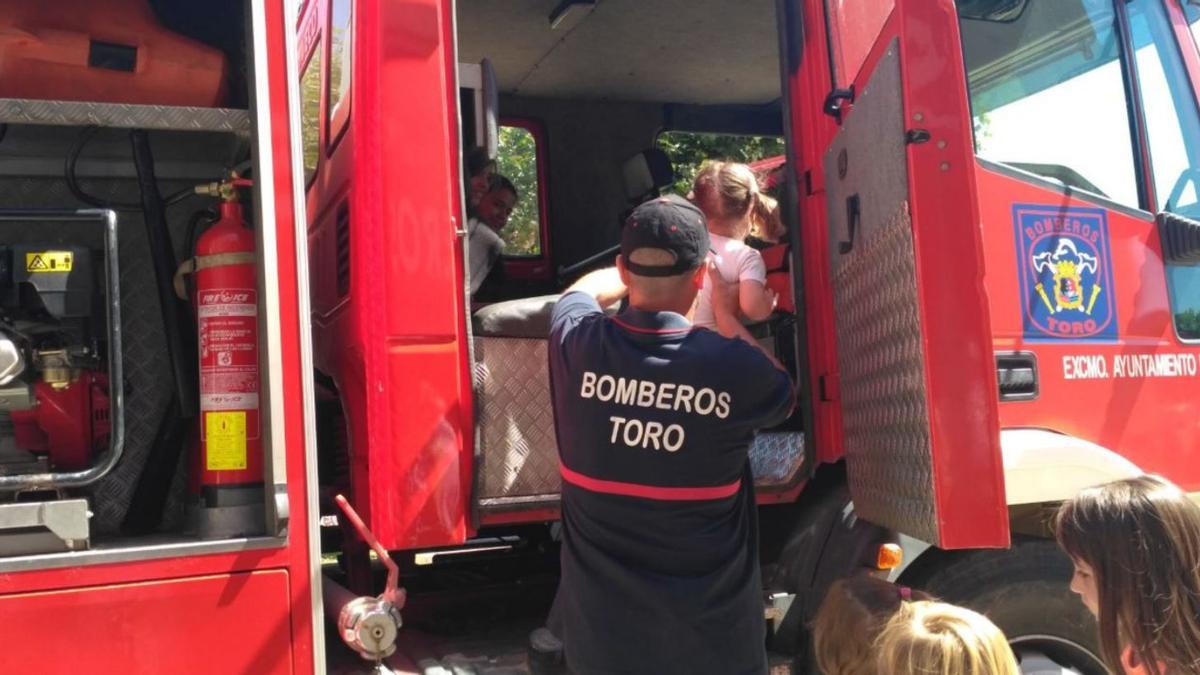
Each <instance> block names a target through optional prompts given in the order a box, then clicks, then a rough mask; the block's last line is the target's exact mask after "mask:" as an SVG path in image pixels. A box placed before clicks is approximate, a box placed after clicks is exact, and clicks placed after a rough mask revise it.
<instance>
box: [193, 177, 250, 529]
mask: <svg viewBox="0 0 1200 675" xmlns="http://www.w3.org/2000/svg"><path fill="white" fill-rule="evenodd" d="M249 184H250V181H247V180H245V179H241V178H237V177H236V176H235V177H234V178H232V179H230V180H227V181H224V182H222V183H217V184H214V185H209V186H201V187H200V188H197V192H201V193H207V194H214V193H215V194H217V195H219V196H220V197H221V205H220V218H219V219H218V220H217V221H216V222H215V223H214V224H213V225H212V226H211V227H209V228H208V230H206V231H205V232H204V234H203V235H201V236H200V238H199V239H198V240H197V242H196V252H195V258H194V259H193V260H192V261H190V262H191V265H192V266H194V269H195V292H194V294H193V302H194V304H195V309H196V324H197V329H198V333H199V345H198V346H199V352H200V420H199V421H200V434H199V436H200V444H199V453H198V454H199V456H198V461H199V468H198V472H197V475H198V483H199V485H198V487H199V492H200V494H199V497H200V500H199V501H200V506H201V507H202V509H201V511H202V512H203V511H208V512H210V514H213V513H215V512H213V510H214V509H219V510H220V511H221V515H220V517H218V518H215V519H213V518H208V521H210V522H215V523H217V525H215V526H214V527H215V528H216V529H215V530H214V529H213V527H206V526H205V525H203V524H202V525H201V529H202V530H205V531H206V532H208V533H211V534H214V535H224V536H234V535H238V534H248V533H250V532H251V531H253V530H255V529H261V524H262V518H261V514H262V506H263V498H264V497H263V493H262V484H263V457H262V435H261V428H260V415H259V410H260V401H259V359H258V283H257V274H256V271H255V256H254V234H253V232H251V230H250V229H249V228H248V227H247V226H246V222H245V220H244V218H243V216H242V205H241V203H239V202H238V200H237V191H236V188H238V187H241V186H244V185H249ZM185 271H186V270H185ZM204 533H205V532H202V534H204Z"/></svg>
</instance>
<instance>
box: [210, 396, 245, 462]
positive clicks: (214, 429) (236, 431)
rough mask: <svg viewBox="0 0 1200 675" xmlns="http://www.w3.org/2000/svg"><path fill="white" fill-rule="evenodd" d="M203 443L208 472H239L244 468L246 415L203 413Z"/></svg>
mask: <svg viewBox="0 0 1200 675" xmlns="http://www.w3.org/2000/svg"><path fill="white" fill-rule="evenodd" d="M204 432H205V441H206V442H207V443H208V452H207V453H206V455H205V467H204V468H206V469H207V470H209V471H240V470H242V469H245V468H246V413H245V412H244V411H241V410H238V411H236V412H208V413H204Z"/></svg>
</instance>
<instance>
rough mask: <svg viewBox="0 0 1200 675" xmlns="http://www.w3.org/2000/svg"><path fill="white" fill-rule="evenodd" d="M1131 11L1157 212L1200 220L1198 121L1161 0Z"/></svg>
mask: <svg viewBox="0 0 1200 675" xmlns="http://www.w3.org/2000/svg"><path fill="white" fill-rule="evenodd" d="M1127 7H1128V8H1129V9H1128V12H1129V29H1130V34H1131V36H1132V38H1133V47H1134V60H1133V61H1134V64H1135V66H1136V68H1137V74H1138V85H1139V88H1140V89H1141V95H1142V108H1143V110H1144V111H1145V113H1144V114H1145V116H1146V135H1147V136H1148V137H1149V141H1150V164H1151V168H1152V173H1153V176H1154V192H1155V196H1156V197H1157V200H1156V201H1157V204H1158V208H1159V210H1168V211H1173V212H1176V213H1179V214H1180V215H1184V216H1188V217H1190V218H1200V195H1197V193H1196V190H1197V187H1198V186H1197V183H1196V181H1200V174H1197V173H1196V167H1200V117H1198V116H1197V113H1196V97H1195V95H1194V94H1193V93H1192V86H1191V82H1190V80H1189V78H1188V74H1187V71H1186V70H1185V68H1184V65H1183V59H1182V58H1181V56H1180V54H1179V46H1178V44H1177V43H1176V41H1175V33H1174V31H1173V30H1172V28H1171V22H1170V20H1169V19H1168V17H1167V15H1166V11H1165V10H1164V8H1163V6H1162V3H1161V2H1159V1H1158V0H1134V1H1133V2H1130V3H1129V4H1128V5H1127Z"/></svg>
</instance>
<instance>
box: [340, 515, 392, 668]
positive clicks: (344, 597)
mask: <svg viewBox="0 0 1200 675" xmlns="http://www.w3.org/2000/svg"><path fill="white" fill-rule="evenodd" d="M334 501H335V502H337V505H338V506H339V507H340V508H341V509H342V513H344V514H345V516H346V518H347V519H348V520H349V521H350V524H351V525H353V526H354V529H355V530H356V531H357V532H358V534H359V536H361V537H362V538H363V540H364V541H366V542H367V544H369V545H370V546H371V549H372V550H374V551H375V554H376V555H377V556H378V557H379V560H380V562H382V563H383V565H384V566H385V567H386V568H387V571H388V572H387V583H386V585H385V586H384V589H383V593H380V594H379V595H378V596H377V597H369V596H360V597H354V596H353V595H352V594H351V593H350V592H349V591H346V590H345V589H342V588H341V587H340V586H337V585H335V584H332V583H329V582H328V581H327V583H326V587H325V598H326V607H329V606H330V604H333V605H334V606H336V607H340V608H341V609H340V610H339V611H338V619H337V628H338V634H339V635H341V636H342V642H345V643H346V646H347V647H349V648H350V649H353V650H354V651H355V652H357V653H358V654H359V656H361V657H363V658H364V659H366V660H368V661H374V662H375V663H376V666H379V665H380V664H381V662H382V661H383V659H385V658H387V657H389V656H391V655H392V654H394V653H395V652H396V638H397V637H398V636H399V633H400V626H401V625H403V621H402V620H401V617H400V609H401V608H402V607H404V600H405V597H406V594H405V592H404V590H403V589H401V588H399V587H398V585H399V581H400V568H399V567H398V566H397V565H396V562H395V561H394V560H392V558H391V556H390V555H388V552H387V549H385V548H384V547H383V546H382V545H380V543H379V541H378V540H377V539H375V535H373V534H371V531H370V530H369V529H367V526H366V524H365V523H363V521H362V518H360V517H359V516H358V513H356V512H355V511H354V508H353V507H352V506H350V503H349V502H347V501H346V498H345V497H343V496H342V495H337V496H335V497H334ZM327 611H328V610H327Z"/></svg>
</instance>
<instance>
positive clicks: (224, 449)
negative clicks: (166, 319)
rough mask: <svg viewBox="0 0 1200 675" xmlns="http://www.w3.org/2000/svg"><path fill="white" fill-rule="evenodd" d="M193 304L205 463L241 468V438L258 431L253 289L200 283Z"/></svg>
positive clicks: (255, 435)
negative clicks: (197, 335) (208, 285)
mask: <svg viewBox="0 0 1200 675" xmlns="http://www.w3.org/2000/svg"><path fill="white" fill-rule="evenodd" d="M196 304H197V307H196V316H197V323H198V324H199V325H198V328H199V336H200V345H199V346H200V409H201V410H202V411H203V414H204V423H203V424H202V425H200V430H201V433H202V434H203V440H204V442H205V443H206V444H207V448H208V454H207V455H206V457H207V459H206V463H207V468H208V470H210V471H231V470H240V469H245V468H246V441H247V439H257V438H258V437H259V412H258V409H259V400H258V293H257V291H255V290H254V289H247V288H214V289H204V290H202V291H200V292H199V293H197V303H196Z"/></svg>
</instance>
